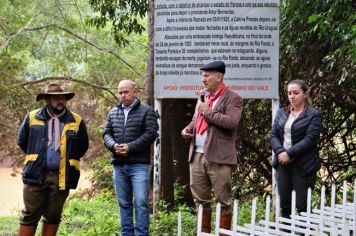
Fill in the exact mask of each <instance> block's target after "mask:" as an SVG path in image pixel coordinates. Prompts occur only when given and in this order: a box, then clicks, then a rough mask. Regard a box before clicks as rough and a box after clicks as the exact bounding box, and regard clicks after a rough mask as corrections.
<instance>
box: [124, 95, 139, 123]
mask: <svg viewBox="0 0 356 236" xmlns="http://www.w3.org/2000/svg"><path fill="white" fill-rule="evenodd" d="M136 102H137V99H136V98H135V101H134V102H133V103H132V104H131V105H130V106H128V107H125V106H124V104H122V105H121V107H122V110H123V111H124V115H125V126H126V122H127V117H128V115H129V112H130V111H131V109H132V108H133V106H134V105H135V103H136Z"/></svg>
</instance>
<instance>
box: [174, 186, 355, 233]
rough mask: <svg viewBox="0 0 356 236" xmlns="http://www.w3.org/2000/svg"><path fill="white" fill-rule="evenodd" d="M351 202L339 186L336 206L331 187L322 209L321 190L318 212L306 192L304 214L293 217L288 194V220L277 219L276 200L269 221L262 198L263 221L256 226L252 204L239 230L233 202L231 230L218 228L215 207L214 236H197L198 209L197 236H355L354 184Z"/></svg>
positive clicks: (293, 197) (235, 204)
mask: <svg viewBox="0 0 356 236" xmlns="http://www.w3.org/2000/svg"><path fill="white" fill-rule="evenodd" d="M353 189H354V192H353V202H348V201H347V196H348V187H347V183H346V182H344V184H343V193H342V203H341V204H337V203H336V188H335V185H333V186H332V190H331V203H330V206H325V187H324V186H323V187H322V189H321V199H320V202H321V204H320V209H311V196H312V194H311V190H310V189H309V190H308V199H307V212H302V213H301V214H299V215H298V214H296V207H295V202H296V200H295V199H296V198H295V192H294V191H293V193H292V214H291V218H290V219H287V218H283V217H280V216H279V212H280V209H279V197H278V196H277V197H276V204H275V205H276V207H275V217H274V218H275V220H274V221H271V216H270V214H271V211H270V209H271V207H270V206H271V199H270V197H269V196H268V197H267V198H266V208H265V219H264V220H260V221H259V222H256V205H257V199H256V198H255V199H253V201H252V210H251V222H250V223H249V224H245V225H243V226H240V225H238V201H237V200H235V201H234V208H233V218H232V229H231V230H226V229H222V228H220V225H219V223H220V204H217V207H216V219H215V233H204V232H201V225H202V211H203V209H202V206H200V207H199V211H198V224H197V236H218V235H219V233H224V234H226V235H234V236H237V235H239V236H240V235H246V236H247V235H249V236H251V235H264V236H265V235H280V236H284V235H286V236H287V235H305V236H313V235H331V236H336V235H341V236H351V235H353V236H356V180H355V181H354V188H353ZM181 225H182V224H181V213H180V212H179V213H178V236H181V235H182V228H181Z"/></svg>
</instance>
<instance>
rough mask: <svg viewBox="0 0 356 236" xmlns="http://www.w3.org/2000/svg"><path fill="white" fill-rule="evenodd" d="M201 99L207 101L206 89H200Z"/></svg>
mask: <svg viewBox="0 0 356 236" xmlns="http://www.w3.org/2000/svg"><path fill="white" fill-rule="evenodd" d="M200 101H201V102H204V101H205V90H200Z"/></svg>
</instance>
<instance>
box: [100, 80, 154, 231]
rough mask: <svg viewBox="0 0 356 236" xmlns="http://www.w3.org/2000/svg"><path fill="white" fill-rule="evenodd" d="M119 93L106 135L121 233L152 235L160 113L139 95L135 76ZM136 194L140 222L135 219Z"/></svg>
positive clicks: (125, 82)
mask: <svg viewBox="0 0 356 236" xmlns="http://www.w3.org/2000/svg"><path fill="white" fill-rule="evenodd" d="M118 95H119V97H120V100H121V102H120V103H119V104H118V105H117V106H116V107H114V108H112V109H111V110H110V111H109V114H108V118H107V121H106V124H105V128H104V134H103V137H104V143H105V146H106V147H107V148H108V149H109V150H110V151H111V152H112V162H111V163H112V164H113V172H114V187H115V191H116V195H117V200H118V202H119V206H120V220H121V234H122V236H132V235H136V236H143V235H149V214H150V210H149V206H148V172H149V164H150V147H151V144H152V143H153V142H154V141H155V139H156V138H157V130H158V123H157V116H156V113H155V112H154V110H153V109H152V108H151V107H150V106H148V105H146V104H143V103H141V102H140V100H139V98H138V97H136V85H135V83H134V82H132V81H131V80H123V81H121V82H120V83H119V86H118ZM133 197H134V206H135V217H136V224H134V223H133V204H132V199H133Z"/></svg>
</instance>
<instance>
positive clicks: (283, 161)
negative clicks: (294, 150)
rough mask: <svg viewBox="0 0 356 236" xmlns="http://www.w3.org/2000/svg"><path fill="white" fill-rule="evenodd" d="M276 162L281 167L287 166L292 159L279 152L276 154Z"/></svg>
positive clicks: (285, 153)
mask: <svg viewBox="0 0 356 236" xmlns="http://www.w3.org/2000/svg"><path fill="white" fill-rule="evenodd" d="M278 161H279V163H280V164H281V165H288V164H289V163H291V162H293V161H294V159H292V158H290V157H289V156H288V154H287V152H281V153H279V154H278Z"/></svg>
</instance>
